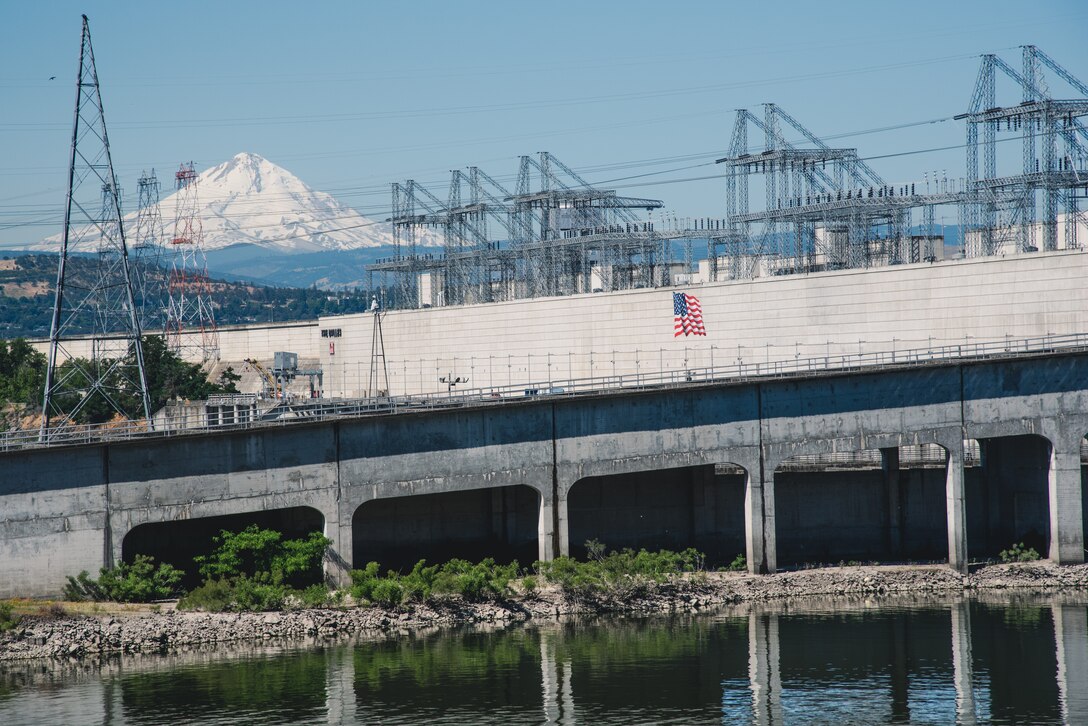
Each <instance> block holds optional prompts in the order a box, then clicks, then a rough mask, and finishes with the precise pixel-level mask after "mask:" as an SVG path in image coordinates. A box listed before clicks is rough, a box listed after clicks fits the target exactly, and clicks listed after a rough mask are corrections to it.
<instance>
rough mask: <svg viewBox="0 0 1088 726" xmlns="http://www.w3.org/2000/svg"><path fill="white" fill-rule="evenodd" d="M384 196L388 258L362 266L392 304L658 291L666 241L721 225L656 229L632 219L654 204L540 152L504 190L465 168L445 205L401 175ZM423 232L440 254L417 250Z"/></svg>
mask: <svg viewBox="0 0 1088 726" xmlns="http://www.w3.org/2000/svg"><path fill="white" fill-rule="evenodd" d="M392 191H393V216H392V218H391V219H390V220H389V221H391V222H392V223H393V231H394V238H395V241H396V255H395V256H394V257H391V258H387V259H383V260H378V261H377V262H376V263H375V264H372V265H368V266H367V270H368V271H369V272H370V273H372V274H373V273H376V274H378V275H380V276H381V278H382V287H383V289H386V288H387V284H386V281H387V278H388V277H390V276H391V277H392V278H393V283H392V284H391V285H389V286H388V287H391V288H392V289H393V290H394V291H395V298H396V299H395V300H394V301H393V303H394V304H395V305H397V306H400V307H405V306H407V307H414V306H417V305H422V306H432V305H435V306H438V305H462V304H473V303H483V302H491V301H496V300H511V299H517V298H526V297H544V296H554V295H570V294H574V293H579V292H591V291H609V290H624V289H629V288H635V287H652V286H658V285H666V284H670V278H669V275H670V270H669V265H670V263H671V262H672V242H674V241H675V240H688V241H689V242H690V240H692V239H694V238H698V237H705V236H706V234H707V232H706V231H705V230H706V229H707V228H715V227H716V228H717V229H719V230H724V228H725V223H724V220H701V221H699V222H698V223H688V222H687V221H686V222H685V224H686V225H687V226H690V227H691V228H692V229H679V228H673V229H670V228H668V226H667V225H666V227H665V228H662V225H659V224H655V223H654V222H653V221H652V217H651V218H649V219H642V218H640V217H639V216H638V215H637V214H636V212H637V211H638V210H644V211H646V212H652V211H653V210H655V209H660V208H661V207H662V202H660V201H658V200H656V199H641V198H635V197H621V196H619V195H617V194H616V192H615V191H614V190H607V189H598V188H596V187H594V186H592V185H591V184H589V183H588V182H587V181H586V180H585V179H583V178H582V177H581V176H579V175H578V174H577V173H576V172H575V171H574V170H572V169H571V168H570V167H568V166H566V165H565V164H563V163H562V162H561V161H560V160H559V159H557V158H556V157H555V156H553V155H551V154H549V153H548V152H541V153H540V154H538V155H537V156H536V157H533V156H522V157H520V163H519V167H518V173H517V176H516V183H515V188H514V191H513V192H511V191H510V190H509V189H507V188H505V187H504V186H503V185H502V184H500V183H499V182H498V181H496V180H495V179H494V178H493V177H491V176H489V175H488V174H487V173H485V172H484V171H483V170H482V169H480V168H479V167H475V166H472V167H468V169H466V170H461V169H455V170H453V171H452V172H451V177H450V184H449V189H448V192H447V195H446V200H445V201H442V200H441V199H439V198H438V197H437V196H436V195H435V194H433V193H432V192H430V191H429V190H427V189H426V188H425V187H423V186H421V185H420V184H418V183H416V182H415V181H414V180H411V179H409V180H407V181H405V182H403V183H400V182H398V183H394V184H393V186H392ZM679 226H680V225H673V227H679ZM696 227H697V228H698V229H699V230H700V231H698V232H695V231H693V230H694V229H695V228H696ZM426 229H431V230H436V231H438V232H439V233H440V234H441V236H442V241H443V243H442V251H441V254H437V255H436V254H434V253H427V252H423V249H422V247H421V246H420V245H419V244H418V241H419V239H420V238H421V235H422V233H423V230H426ZM493 230H496V231H497V234H496V233H493ZM688 250H689V252H688V255H687V257H688V264H689V269H690V257H691V254H690V244H689V246H688Z"/></svg>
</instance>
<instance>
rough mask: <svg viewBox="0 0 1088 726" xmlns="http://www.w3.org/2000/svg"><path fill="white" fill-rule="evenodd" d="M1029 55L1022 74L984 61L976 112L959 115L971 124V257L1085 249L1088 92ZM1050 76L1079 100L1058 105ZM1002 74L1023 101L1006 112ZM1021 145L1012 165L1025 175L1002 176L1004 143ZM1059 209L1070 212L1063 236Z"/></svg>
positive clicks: (992, 59) (967, 208)
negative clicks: (1080, 232)
mask: <svg viewBox="0 0 1088 726" xmlns="http://www.w3.org/2000/svg"><path fill="white" fill-rule="evenodd" d="M1022 50H1023V53H1022V59H1021V65H1022V72H1020V73H1018V72H1017V71H1016V70H1014V69H1013V68H1012V67H1011V66H1010V65H1009V64H1008V63H1006V62H1005V61H1004V60H1002V59H1001V58H999V57H998V56H996V55H984V56H983V57H982V65H981V68H980V69H979V74H978V79H977V81H976V83H975V89H974V92H973V93H972V95H971V104H970V107H969V109H968V111H967V113H965V114H962V115H961V116H957V118H959V119H965V120H966V121H967V184H968V189H967V191H968V196H967V199H966V200H965V204H964V221H965V226H966V227H967V254H968V255H969V256H982V255H992V254H998V253H1009V252H1033V251H1036V250H1038V249H1040V248H1041V249H1043V250H1044V251H1049V250H1055V249H1059V247H1062V248H1065V249H1073V248H1077V247H1079V246H1081V244H1082V242H1081V241H1078V239H1077V227H1078V226H1084V225H1085V223H1086V218H1085V215H1084V212H1083V211H1082V210H1081V208H1080V204H1079V201H1078V200H1080V199H1084V198H1086V196H1088V151H1086V148H1088V131H1086V129H1085V126H1084V124H1083V122H1082V121H1081V119H1082V118H1083V117H1085V116H1088V86H1086V85H1085V84H1084V83H1082V82H1081V81H1080V80H1078V79H1077V78H1075V77H1074V76H1073V75H1072V74H1071V73H1069V71H1067V70H1066V69H1065V68H1063V67H1062V66H1060V65H1059V64H1058V63H1057V62H1056V61H1054V60H1053V59H1052V58H1050V56H1048V55H1046V53H1044V52H1043V51H1041V50H1040V49H1039V48H1037V47H1036V46H1034V45H1026V46H1023V49H1022ZM1047 70H1049V71H1050V72H1051V73H1052V74H1053V75H1054V76H1056V77H1057V79H1059V81H1062V82H1064V83H1065V84H1066V85H1068V86H1069V87H1070V88H1071V89H1072V90H1073V91H1075V92H1076V93H1077V94H1079V95H1080V98H1075V99H1065V100H1062V99H1056V98H1054V97H1053V96H1052V95H1051V92H1050V87H1049V84H1048V83H1047V79H1046V71H1047ZM998 71H1000V72H1001V74H1002V75H1003V76H1004V77H1005V78H1007V79H1008V80H1011V81H1012V82H1013V83H1014V84H1016V86H1018V87H1019V88H1018V90H1019V92H1020V93H1019V98H1018V99H1017V100H1015V101H1011V102H1009V103H1007V105H1004V106H1002V105H998V102H997V79H998ZM980 132H981V133H980ZM980 137H981V139H980ZM1016 140H1019V142H1020V151H1021V154H1020V155H1019V159H1015V158H1014V159H1010V161H1012V162H1013V163H1014V164H1015V162H1017V161H1019V162H1020V164H1019V166H1020V168H1019V169H1017V172H1016V173H1009V172H1004V173H1003V172H1002V171H1000V170H999V168H998V167H999V164H998V156H999V154H998V144H999V143H1000V142H1002V141H1016ZM1006 148H1009V147H1006ZM1003 150H1004V149H1003ZM1009 150H1010V151H1015V149H1014V148H1009ZM980 157H981V158H982V171H981V173H980V171H979V158H980ZM1040 207H1041V210H1040ZM1059 209H1061V210H1062V211H1063V213H1064V230H1063V234H1062V235H1060V236H1059V231H1058V214H1059V212H1058V210H1059ZM1059 241H1061V242H1063V244H1061V245H1059Z"/></svg>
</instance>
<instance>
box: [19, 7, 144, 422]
mask: <svg viewBox="0 0 1088 726" xmlns="http://www.w3.org/2000/svg"><path fill="white" fill-rule="evenodd" d="M99 194H101V197H99ZM123 219H124V217H123V214H122V213H121V192H120V187H119V186H118V183H117V177H116V175H115V174H114V172H113V160H112V158H111V156H110V143H109V137H108V136H107V134H106V120H105V114H104V112H103V110H102V95H101V89H100V87H99V82H98V71H97V70H96V69H95V62H94V50H93V49H92V47H91V31H90V27H89V25H88V23H87V16H86V15H84V16H83V32H82V38H81V41H80V50H79V72H78V74H77V76H76V104H75V121H74V123H73V128H72V144H71V153H70V157H69V164H68V195H67V202H66V205H65V210H64V232H63V235H62V241H61V250H60V260H59V264H58V268H57V288H56V298H55V301H54V304H53V317H52V322H51V324H50V331H49V358H48V366H47V368H46V375H45V393H44V397H43V401H42V421H41V427H40V430H39V437H40V439H41V440H42V441H47V440H49V439H50V438H51V437H52V436H54V435H56V434H57V431H58V429H56V428H54V427H53V426H54V424H55V423H56V422H57V420H60V421H63V422H65V423H67V422H69V421H71V420H75V419H78V418H81V417H83V416H86V417H89V418H91V419H92V420H106V419H111V418H114V417H118V416H120V417H123V418H128V417H130V416H133V415H139V413H142V414H143V418H144V420H145V422H146V425H147V426H150V425H151V409H150V399H149V397H148V392H147V376H146V373H145V371H144V358H143V345H142V340H141V335H142V330H141V327H140V318H139V314H138V311H137V306H136V302H135V297H134V293H133V284H132V271H131V265H130V262H129V256H128V245H127V243H126V241H125V228H124V224H123ZM92 240H93V241H94V242H95V247H96V255H95V261H96V264H95V266H94V270H93V272H92V274H91V275H90V276H89V277H88V279H83V278H80V277H77V276H72V275H70V273H69V270H68V265H67V262H68V255H69V250H70V249H72V248H78V247H79V246H81V244H82V243H85V242H86V243H89V242H91V241H92ZM88 332H89V333H90V334H91V336H92V339H93V340H94V344H93V345H92V351H91V355H90V357H76V356H75V355H74V354H73V353H72V352H71V351H70V350H68V347H67V341H68V340H70V339H71V338H72V337H75V335H77V334H78V335H79V336H80V337H86V335H87V333H88ZM133 409H136V410H133ZM81 415H82V416H81Z"/></svg>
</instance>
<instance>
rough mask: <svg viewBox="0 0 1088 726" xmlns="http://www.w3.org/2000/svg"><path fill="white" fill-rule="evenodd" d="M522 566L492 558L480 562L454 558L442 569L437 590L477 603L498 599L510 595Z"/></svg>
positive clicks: (435, 584)
mask: <svg viewBox="0 0 1088 726" xmlns="http://www.w3.org/2000/svg"><path fill="white" fill-rule="evenodd" d="M518 569H519V568H518V563H517V562H511V563H510V564H509V565H498V564H495V560H494V559H492V558H491V557H488V558H486V559H484V560H481V561H480V562H478V563H476V564H472V563H471V562H468V561H467V560H458V559H454V560H450V561H449V562H447V563H446V564H444V565H442V566H441V567H440V568H439V570H438V573H437V575H436V578H435V582H434V591H435V592H440V593H446V594H450V595H460V596H461V597H463V598H465V599H466V600H470V601H473V602H478V601H481V600H495V599H498V598H502V597H504V596H506V595H507V594H509V592H510V581H511V580H513V579H514V578H516V577H517V576H518Z"/></svg>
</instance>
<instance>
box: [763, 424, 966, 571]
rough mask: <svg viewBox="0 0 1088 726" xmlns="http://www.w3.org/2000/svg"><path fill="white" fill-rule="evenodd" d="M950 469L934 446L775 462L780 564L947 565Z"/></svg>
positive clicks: (826, 453)
mask: <svg viewBox="0 0 1088 726" xmlns="http://www.w3.org/2000/svg"><path fill="white" fill-rule="evenodd" d="M816 448H826V447H816ZM947 466H948V451H947V450H946V449H945V448H944V447H942V446H940V445H939V444H935V443H932V442H929V447H928V448H923V447H921V446H914V445H910V448H903V447H898V446H893V447H885V448H881V449H858V450H855V451H842V450H841V449H840V450H837V451H833V452H829V451H826V450H825V451H823V452H820V454H815V455H814V454H808V455H801V454H796V455H794V456H791V457H789V458H787V459H784V460H782V461H780V462H779V463H778V464H777V466H776V467H775V469H774V473H773V476H774V481H775V514H776V517H775V539H776V553H777V561H778V564H779V565H787V566H797V565H803V564H833V563H836V562H841V561H858V562H881V563H888V562H906V561H943V560H945V559H946V557H947V554H948V526H947V508H946V484H947Z"/></svg>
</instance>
